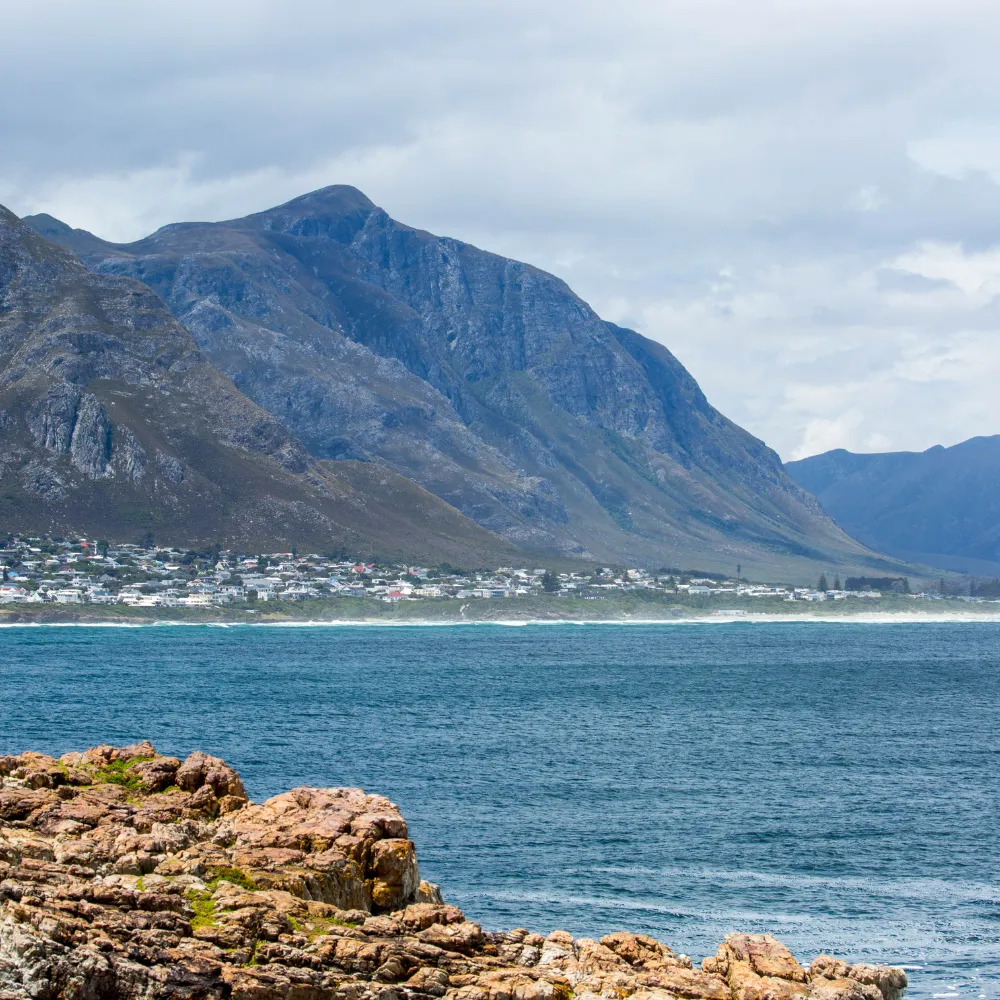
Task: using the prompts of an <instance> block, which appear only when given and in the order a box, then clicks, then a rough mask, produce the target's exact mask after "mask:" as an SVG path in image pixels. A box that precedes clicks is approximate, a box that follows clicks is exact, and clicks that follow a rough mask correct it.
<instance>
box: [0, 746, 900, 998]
mask: <svg viewBox="0 0 1000 1000" xmlns="http://www.w3.org/2000/svg"><path fill="white" fill-rule="evenodd" d="M905 986H906V975H905V973H904V972H903V971H902V970H901V969H896V968H889V967H886V966H874V965H868V964H863V963H860V964H854V965H851V964H849V963H848V962H846V961H841V960H839V959H835V958H831V957H830V956H828V955H820V956H819V957H817V958H815V959H813V961H812V962H811V964H810V965H809V966H808V967H807V968H804V967H803V966H802V965H800V964H799V963H798V961H796V959H795V958H794V956H793V955H792V954H791V952H789V951H788V949H787V948H785V947H784V946H783V945H782V944H780V943H779V942H777V941H775V940H774V939H773V938H771V937H770V936H767V935H749V934H730V935H728V936H727V937H726V939H725V941H724V942H723V943H722V944H721V945H720V946H719V949H718V951H717V952H716V954H715V955H713V956H710V957H708V958H705V959H704V960H703V961H702V963H701V966H700V967H697V966H695V965H694V964H693V963H692V961H691V959H689V958H688V957H687V956H685V955H680V954H675V953H674V952H673V951H671V949H670V948H668V947H667V946H666V945H664V944H661V943H660V942H659V941H656V940H654V939H653V938H650V937H646V936H644V935H641V934H631V933H626V932H615V933H610V934H608V935H606V936H605V937H602V938H601V939H600V940H599V941H597V940H593V939H590V938H577V939H574V938H573V937H572V936H571V935H570V934H568V933H567V932H565V931H553V932H552V933H551V934H549V935H548V936H547V937H543V936H542V935H540V934H532V933H530V932H529V931H527V930H524V929H520V928H519V929H514V930H509V931H487V930H484V929H483V928H482V927H481V926H480V925H479V924H477V923H474V922H472V921H470V920H467V919H466V918H465V916H464V915H463V914H462V912H461V911H460V910H459V909H457V908H456V907H454V906H449V905H447V904H446V903H445V902H443V900H442V898H441V894H440V891H439V889H438V887H437V886H435V885H432V884H430V883H428V882H424V881H421V879H420V876H419V873H418V868H417V859H416V852H415V849H414V845H413V842H412V841H411V840H410V839H409V837H408V831H407V826H406V822H405V820H404V819H403V817H402V816H401V815H400V813H399V810H398V808H397V807H396V806H395V805H394V804H393V803H391V802H390V801H389V800H388V799H386V798H384V797H382V796H380V795H370V794H366V793H365V792H363V791H362V790H360V789H357V788H322V789H318V788H296V789H293V790H292V791H289V792H285V793H283V794H281V795H277V796H275V797H274V798H271V799H268V800H267V801H266V802H263V803H261V804H259V805H257V804H254V803H252V802H250V801H249V800H248V798H247V794H246V791H245V789H244V787H243V783H242V781H241V780H240V777H239V775H238V774H237V773H236V772H235V771H234V770H233V769H232V768H231V767H229V766H228V765H226V764H225V763H224V762H223V761H222V760H219V759H218V758H216V757H210V756H208V755H206V754H204V753H193V754H191V755H190V756H189V757H188V758H187V759H186V760H184V761H183V762H182V761H180V760H178V759H177V758H174V757H165V756H162V755H160V754H158V753H157V752H156V751H155V750H154V748H153V747H152V746H151V745H150V744H149V743H140V744H136V745H133V746H129V747H110V746H101V747H96V748H94V749H91V750H87V751H85V752H82V753H68V754H65V755H63V756H62V757H60V758H58V759H56V758H55V757H50V756H47V755H45V754H40V753H32V752H27V753H23V754H20V755H18V756H9V757H0V1000H26V998H31V1000H139V998H142V1000H153V998H157V1000H160V998H162V1000H167V998H169V1000H208V998H216V997H218V998H227V997H232V998H241V1000H244V998H245V1000H251V998H252V1000H279V998H280V1000H326V998H330V1000H420V998H430V997H434V998H439V997H444V998H448V1000H570V998H573V1000H597V998H598V997H606V998H609V1000H624V998H626V997H634V998H635V1000H699V998H704V1000H900V998H901V996H902V993H903V990H904V988H905Z"/></svg>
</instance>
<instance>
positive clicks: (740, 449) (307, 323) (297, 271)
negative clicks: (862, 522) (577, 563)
mask: <svg viewBox="0 0 1000 1000" xmlns="http://www.w3.org/2000/svg"><path fill="white" fill-rule="evenodd" d="M26 221H27V222H28V223H29V224H30V225H32V226H33V227H35V228H36V229H37V230H38V231H39V232H42V233H44V234H45V235H46V236H47V237H48V238H50V239H54V240H57V241H59V242H61V243H63V244H64V245H65V246H67V247H70V248H72V249H74V250H75V251H76V252H77V253H79V254H80V255H81V257H82V259H83V260H84V261H85V262H86V263H87V265H88V266H89V267H91V268H92V269H93V270H95V271H97V272H99V273H101V274H115V275H128V276H130V277H133V278H138V279H140V280H142V281H144V282H145V283H146V284H148V285H149V286H150V287H151V288H153V289H154V290H155V291H156V292H158V293H159V294H160V295H161V296H162V297H163V298H164V300H165V301H166V302H167V304H168V305H169V307H170V309H171V310H172V311H173V312H174V314H175V315H176V316H177V317H178V318H179V319H180V320H181V321H182V322H183V323H184V324H185V325H186V326H187V328H188V329H189V330H190V331H191V333H192V334H193V336H194V337H195V340H196V341H197V343H198V346H199V347H200V348H201V350H202V351H204V353H205V354H206V355H207V356H208V357H209V358H211V359H212V361H213V362H214V363H215V364H216V366H217V367H218V368H219V370H220V371H222V372H224V373H225V374H226V375H227V376H229V377H230V378H231V379H232V380H233V382H234V383H235V384H236V386H237V387H239V388H240V390H241V391H243V392H245V393H246V394H247V395H248V396H249V397H250V398H251V399H253V400H254V401H255V402H257V403H258V404H259V405H260V406H262V407H264V408H265V409H266V410H268V411H269V412H270V413H272V414H273V415H274V416H275V417H276V418H277V419H278V420H279V421H281V422H282V423H283V424H284V425H285V426H286V427H287V428H288V429H289V430H290V431H292V432H293V433H294V434H295V435H296V437H297V438H298V439H299V440H301V441H302V443H303V444H304V446H305V447H306V448H307V449H308V450H309V452H310V454H312V455H313V456H315V457H319V458H330V459H352V458H353V459H365V460H368V461H372V462H376V463H378V464H379V465H381V466H383V467H385V468H388V469H391V470H393V471H395V472H398V473H400V474H403V475H405V476H408V477H411V478H412V479H414V480H415V481H417V482H418V483H420V484H421V485H422V486H424V487H426V488H427V489H428V490H430V491H431V492H433V493H435V494H436V495H437V496H439V497H442V498H443V499H445V500H447V501H448V503H450V504H452V505H453V506H455V507H456V508H458V509H459V510H461V511H462V512H463V513H465V514H467V515H468V516H469V517H471V518H473V519H474V520H475V521H477V522H478V523H479V524H480V525H483V526H484V527H487V528H489V529H491V530H493V531H496V532H499V533H500V534H502V535H503V536H504V537H505V538H507V539H508V540H510V541H512V542H515V543H517V544H518V545H521V546H525V547H528V548H532V549H537V550H542V551H556V552H561V553H564V554H567V555H579V556H590V557H592V558H594V559H596V560H598V561H603V562H614V563H622V562H626V563H633V564H636V563H638V564H646V565H649V564H654V565H664V564H665V565H671V566H685V565H697V566H702V567H705V568H721V569H725V570H730V571H731V569H732V568H734V567H735V566H736V564H737V563H742V564H743V566H744V567H745V568H746V569H747V570H748V571H754V570H763V569H764V568H765V567H766V569H767V570H768V571H769V572H772V573H773V571H774V569H775V567H776V566H780V567H783V568H788V567H798V569H799V570H800V571H801V572H803V573H805V575H807V576H808V577H809V578H810V579H811V578H812V577H813V576H814V575H815V564H814V563H813V562H811V560H821V561H823V562H824V563H825V564H826V565H827V566H844V565H857V566H870V565H874V564H876V563H878V560H875V561H874V563H873V561H872V556H871V553H869V552H866V551H865V550H864V548H863V547H862V546H860V545H858V544H857V543H856V542H855V541H853V540H852V539H850V538H848V537H847V536H846V535H844V533H843V532H841V531H840V530H839V529H838V528H837V527H836V526H835V525H834V524H832V523H831V521H830V520H829V519H828V518H827V517H826V516H825V515H824V514H823V512H822V511H821V510H820V508H819V507H818V505H817V504H816V503H815V501H814V500H813V499H812V498H811V497H810V496H808V495H807V494H805V493H803V491H802V490H800V489H799V488H798V487H797V486H796V485H795V484H794V483H793V482H792V481H791V480H790V479H789V478H788V477H787V476H786V475H785V473H784V471H783V469H782V466H781V462H780V461H779V459H778V457H777V455H775V453H774V452H772V451H771V450H770V449H768V448H767V447H766V446H765V445H764V444H763V443H762V442H761V441H759V440H757V439H756V438H754V437H753V436H751V435H750V434H748V433H746V432H745V431H743V430H742V429H741V428H739V427H737V426H736V425H735V424H733V423H732V422H731V421H729V420H727V419H726V418H725V417H723V416H722V415H721V414H720V413H718V412H717V411H716V410H715V409H713V408H712V407H711V406H710V405H709V403H708V401H707V400H706V399H705V396H704V395H703V393H702V392H701V390H700V389H699V387H698V385H697V383H696V382H695V381H694V379H693V378H692V377H691V376H690V375H689V374H688V372H687V371H685V369H684V368H683V367H682V366H681V365H680V364H679V363H678V361H677V360H676V359H675V358H674V357H673V356H672V355H671V354H670V352H669V351H667V350H666V349H665V348H664V347H662V346H660V345H659V344H656V343H654V342H652V341H649V340H647V339H645V338H643V337H641V336H640V335H638V334H636V333H634V332H632V331H630V330H625V329H621V328H619V327H617V326H615V325H613V324H611V323H607V322H604V321H602V320H601V319H600V318H599V317H598V316H597V315H595V313H594V312H593V311H592V310H591V309H590V308H589V307H588V306H587V305H586V303H584V302H583V301H581V300H580V299H579V298H578V297H577V296H576V295H574V294H573V292H572V291H571V290H570V289H569V288H568V287H567V286H566V285H565V284H564V283H563V282H562V281H560V280H558V279H557V278H555V277H553V276H552V275H549V274H546V273H544V272H542V271H539V270H537V269H536V268H533V267H531V266H529V265H527V264H522V263H518V262H517V261H513V260H507V259H505V258H503V257H498V256H495V255H493V254H490V253H486V252H483V251H481V250H478V249H476V248H475V247H472V246H469V245H468V244H465V243H461V242H458V241H456V240H451V239H443V238H439V237H436V236H432V235H431V234H429V233H426V232H421V231H419V230H416V229H412V228H410V227H408V226H404V225H401V224H400V223H398V222H395V221H394V220H393V219H391V218H390V217H389V216H388V215H387V214H386V213H385V212H384V211H383V210H382V209H380V208H377V207H376V206H375V205H373V204H372V203H371V202H370V201H369V200H368V199H367V198H366V197H365V196H364V195H362V194H361V193H360V192H359V191H357V190H355V189H354V188H350V187H331V188H326V189H324V190H321V191H316V192H314V193H312V194H309V195H305V196H304V197H301V198H297V199H295V200H294V201H291V202H289V203H288V204H286V205H282V206H280V207H278V208H275V209H271V210H269V211H266V212H262V213H260V214H258V215H252V216H249V217H248V218H245V219H237V220H234V221H231V222H223V223H190V224H181V225H171V226H167V227H165V228H164V229H161V230H159V231H158V232H156V233H154V234H153V235H152V236H150V237H148V238H147V239H144V240H141V241H139V242H138V243H133V244H130V245H127V246H122V245H114V244H110V243H105V242H103V241H101V240H99V239H97V238H96V237H94V236H92V235H91V234H89V233H85V232H82V231H79V230H72V229H70V228H69V227H67V226H65V225H64V224H62V223H60V222H58V221H57V220H55V219H52V218H50V217H48V216H35V217H33V218H30V219H28V220H26Z"/></svg>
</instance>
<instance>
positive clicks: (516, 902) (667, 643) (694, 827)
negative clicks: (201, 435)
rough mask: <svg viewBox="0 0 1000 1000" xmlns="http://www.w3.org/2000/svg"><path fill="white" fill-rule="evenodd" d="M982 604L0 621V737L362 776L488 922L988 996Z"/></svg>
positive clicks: (921, 990) (258, 784)
mask: <svg viewBox="0 0 1000 1000" xmlns="http://www.w3.org/2000/svg"><path fill="white" fill-rule="evenodd" d="M998 720H1000V623H996V624H992V623H970V622H962V623H930V622H925V623H917V624H909V623H906V624H892V625H876V624H858V623H843V622H839V623H818V622H815V623H794V622H783V623H774V624H771V623H753V624H751V623H727V624H725V625H721V624H720V625H717V626H713V625H692V626H678V625H632V626H630V627H629V628H619V627H615V626H611V625H607V626H605V625H593V626H587V627H579V626H566V627H552V626H548V627H541V626H534V625H526V626H524V627H522V628H502V627H497V626H490V625H481V626H476V625H473V626H464V627H461V628H419V627H393V628H379V627H366V628H345V627H338V628H298V629H290V628H271V627H254V628H213V627H207V626H205V627H189V628H171V627H163V628H156V627H153V628H139V629H134V628H122V629H114V628H90V627H79V628H11V629H3V630H0V753H14V752H19V751H21V750H24V749H36V750H42V751H47V752H50V753H54V754H59V753H63V752H65V751H67V750H72V749H81V748H83V747H86V746H90V745H93V744H96V743H101V742H105V743H129V742H133V741H135V740H138V739H142V738H146V737H148V738H150V739H151V740H152V741H153V742H154V743H155V744H156V746H157V748H158V749H159V750H160V751H161V752H165V753H171V754H176V755H178V756H184V755H185V754H187V753H188V752H189V751H191V750H193V749H204V750H206V751H209V752H211V753H215V754H218V755H220V756H222V757H225V758H226V759H227V760H228V761H230V762H231V763H232V764H233V765H234V766H236V767H237V768H238V769H239V770H240V772H241V774H242V775H243V777H244V780H245V781H246V784H247V787H248V790H249V792H250V794H251V796H252V797H254V798H256V799H258V800H259V799H261V798H264V797H266V796H268V795H272V794H274V793H276V792H279V791H282V790H284V789H287V788H290V787H292V786H294V785H298V784H312V785H360V786H362V787H365V788H367V789H368V790H370V791H378V792H382V793H384V794H387V795H388V796H390V797H391V798H392V799H393V800H395V801H396V802H398V803H399V804H400V806H401V807H402V809H403V812H404V814H405V815H406V816H407V818H408V819H409V821H410V830H411V836H412V837H413V838H414V840H415V841H416V843H417V850H418V856H419V858H420V862H421V872H422V874H423V876H424V877H426V878H429V879H431V880H433V881H439V882H441V883H442V884H443V886H444V891H445V895H446V898H447V899H448V900H449V901H450V902H454V903H457V904H458V905H459V906H461V907H462V908H463V909H465V910H466V912H467V913H468V914H469V915H470V917H472V918H473V919H476V920H479V921H481V922H482V923H483V924H485V925H486V926H488V927H495V928H499V927H510V926H515V925H523V926H527V927H530V928H531V929H533V930H539V931H542V932H543V933H544V932H546V931H548V930H550V929H552V928H554V927H563V928H566V929H568V930H570V931H572V932H573V933H574V934H576V935H580V934H587V935H600V934H603V933H606V932H608V931H610V930H614V929H621V928H627V929H631V930H635V931H644V932H647V933H650V934H654V935H655V936H657V937H659V938H661V939H662V940H665V941H666V942H667V943H669V944H670V945H671V946H672V947H674V948H675V950H678V951H683V952H686V953H688V954H690V955H691V956H692V957H693V958H694V959H695V960H696V961H697V960H699V959H700V958H701V957H702V956H703V955H705V954H708V953H709V952H712V951H714V948H715V945H716V944H717V943H718V942H719V941H720V940H721V938H722V935H723V934H724V933H726V932H727V931H730V930H748V931H770V932H772V933H774V934H776V935H777V936H778V937H780V938H781V939H782V940H784V941H785V942H786V943H787V944H788V945H789V946H790V947H791V948H792V949H793V950H794V951H795V952H796V953H797V954H798V956H799V957H800V958H801V959H802V960H804V961H808V960H809V959H811V958H812V957H813V956H814V955H815V954H817V953H818V952H819V951H830V952H833V953H835V954H837V955H839V956H841V957H844V958H848V959H851V960H867V961H878V962H891V963H894V964H902V965H905V966H908V967H909V969H910V980H911V989H910V990H909V995H910V996H915V997H935V996H936V997H951V996H957V997H960V998H961V997H969V998H981V997H986V998H993V997H997V996H998V994H1000V735H998V734H1000V729H998Z"/></svg>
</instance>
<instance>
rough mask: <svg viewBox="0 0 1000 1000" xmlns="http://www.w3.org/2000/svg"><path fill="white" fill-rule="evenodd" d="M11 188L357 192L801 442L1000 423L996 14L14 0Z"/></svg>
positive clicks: (251, 194) (98, 206)
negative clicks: (482, 255)
mask: <svg viewBox="0 0 1000 1000" xmlns="http://www.w3.org/2000/svg"><path fill="white" fill-rule="evenodd" d="M3 48H4V55H3V59H2V60H0V88H2V92H3V94H4V99H3V101H0V202H3V203H4V204H6V205H8V206H9V207H10V208H11V209H12V210H13V211H15V212H17V213H18V214H21V215H26V214H29V213H32V212H39V211H46V212H50V213H51V214H53V215H56V216H58V217H59V218H62V219H63V220H64V221H66V222H69V223H70V224H72V225H74V226H80V227H83V228H86V229H90V230H92V231H94V232H96V233H98V234H99V235H101V236H104V237H105V238H108V239H116V240H128V239H133V238H137V237H139V236H142V235H145V234H146V233H148V232H150V231H152V230H153V229H155V228H157V227H158V226H161V225H163V224H165V223H168V222H175V221H181V220H187V219H195V218H199V219H222V218H229V217H233V216H237V215H243V214H246V213H248V212H251V211H255V210H259V209H262V208H265V207H268V206H270V205H272V204H276V203H279V202H281V201H285V200H287V199H289V198H291V197H294V196H295V195H297V194H300V193H303V192H305V191H307V190H311V189H313V188H316V187H321V186H324V185H326V184H331V183H350V184H355V185H357V186H358V187H360V188H361V189H362V190H364V191H365V192H366V193H367V194H368V195H369V196H370V197H371V198H372V199H373V200H375V201H376V202H378V203H379V204H381V205H382V206H383V207H384V208H385V209H386V210H387V211H388V212H389V213H390V214H391V215H393V216H395V217H396V218H398V219H400V220H401V221H403V222H407V223H410V224H413V225H417V226H420V227H422V228H425V229H430V230H432V231H434V232H437V233H441V234H445V235H450V236H455V237H458V238H461V239H465V240H468V241H470V242H474V243H476V244H478V245H480V246H482V247H485V248H487V249H490V250H494V251H497V252H500V253H503V254H506V255H508V256H513V257H518V258H521V259H523V260H528V261H531V262H532V263H535V264H538V265H540V266H542V267H544V268H546V269H548V270H551V271H554V272H556V273H557V274H559V275H560V276H562V277H564V278H565V279H566V280H567V281H569V283H570V284H571V285H572V286H573V287H574V289H575V290H576V291H578V292H579V293H580V294H581V295H582V296H583V297H584V298H586V299H587V300H588V301H589V302H590V303H591V304H592V305H593V306H594V307H595V308H596V309H597V310H598V312H600V313H601V314H602V315H603V316H605V317H606V318H608V319H612V320H615V321H617V322H619V323H622V324H625V325H628V326H632V327H634V328H635V329H638V330H640V331H641V332H643V333H645V334H646V335H648V336H650V337H653V338H655V339H657V340H660V341H662V342H663V343H665V344H666V345H667V346H668V347H670V349H671V350H673V351H674V353H675V354H676V355H677V356H678V357H679V358H680V359H681V361H683V362H684V363H685V364H686V365H687V366H688V367H689V368H690V369H691V371H692V372H693V373H694V375H695V376H696V377H697V378H698V379H699V381H700V382H701V384H702V386H703V387H704V388H705V390H706V392H707V393H708V395H709V398H710V399H711V400H712V401H713V402H714V403H715V404H716V405H717V406H718V407H719V408H720V409H722V410H723V412H725V413H726V414H727V415H729V416H731V417H732V418H733V419H735V420H736V421H738V422H739V423H741V424H743V425H744V426H745V427H747V428H748V429H750V430H751V431H753V432H754V433H756V434H758V435H759V436H761V437H762V438H764V439H765V440H766V441H767V442H768V443H769V444H771V445H772V446H773V447H775V448H776V449H777V450H778V451H779V452H780V453H781V455H782V456H783V457H784V458H786V459H788V458H797V457H802V456H805V455H808V454H814V453H816V452H819V451H824V450H826V449H828V448H834V447H846V448H851V449H854V450H858V451H881V450H886V449H922V448H926V447H929V446H931V445H933V444H938V443H941V444H946V445H947V444H953V443H956V442H958V441H961V440H964V439H965V438H967V437H971V436H973V435H975V434H993V433H1000V58H998V57H997V52H998V51H1000V6H998V5H997V4H996V3H995V0H990V2H979V0H933V2H930V0H905V2H903V0H864V2H859V0H757V2H756V3H753V4H750V3H746V2H744V0H615V2H614V3H611V2H610V0H605V2H603V3H592V2H589V0H573V2H563V0H547V2H545V3H538V2H537V0H530V2H528V0H502V2H494V0H473V2H470V0H421V2H420V3H417V2H409V3H397V2H384V3H379V2H377V0H374V2H371V3H365V4H360V3H357V2H351V3H348V2H341V0H283V2H281V3H278V2H255V0H241V2H239V3H235V2H234V3H230V2H222V0H198V2H189V0H171V2H170V3H169V4H167V3H157V2H149V3H143V4H136V3H135V2H134V0H129V2H108V0H88V2H87V3H81V2H79V0H47V2H46V3H45V4H29V3H20V4H16V5H15V4H7V5H5V9H4V46H3Z"/></svg>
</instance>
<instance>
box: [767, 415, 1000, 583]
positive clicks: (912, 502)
mask: <svg viewBox="0 0 1000 1000" xmlns="http://www.w3.org/2000/svg"><path fill="white" fill-rule="evenodd" d="M785 468H786V469H787V470H788V474H789V475H790V476H791V477H792V478H793V479H794V480H795V481H796V482H797V483H799V485H800V486H802V487H803V489H806V490H809V492H811V493H813V494H814V495H815V496H816V497H817V498H818V499H819V501H820V503H821V504H822V505H823V508H824V509H825V510H826V512H827V513H828V514H829V515H830V516H831V517H833V518H835V519H836V520H837V522H838V524H840V525H841V526H842V527H843V528H844V529H845V530H846V531H848V532H850V533H851V534H852V535H854V537H855V538H858V539H860V540H861V541H863V542H865V543H866V544H867V545H871V546H873V547H875V548H877V549H879V550H880V551H882V552H892V553H894V554H895V555H897V556H899V557H900V558H906V559H914V560H918V561H920V562H925V563H927V564H929V565H931V566H940V567H941V568H943V569H951V570H959V571H966V572H970V573H989V574H998V575H1000V435H994V436H992V437H975V438H971V439H970V440H968V441H964V442H962V444H957V445H955V446H954V447H951V448H942V447H941V446H940V445H938V446H937V447H934V448H930V449H928V450H927V451H924V452H911V451H900V452H889V453H886V454H871V455H858V454H854V453H852V452H849V451H844V450H842V449H838V450H837V451H828V452H826V453H825V454H823V455H815V456H813V457H812V458H804V459H802V460H801V461H798V462H789V463H787V465H786V466H785Z"/></svg>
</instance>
